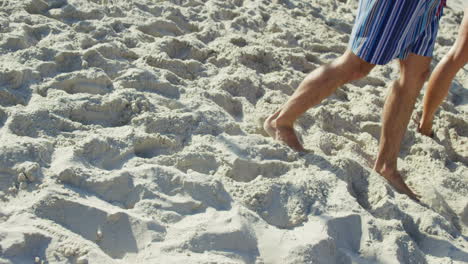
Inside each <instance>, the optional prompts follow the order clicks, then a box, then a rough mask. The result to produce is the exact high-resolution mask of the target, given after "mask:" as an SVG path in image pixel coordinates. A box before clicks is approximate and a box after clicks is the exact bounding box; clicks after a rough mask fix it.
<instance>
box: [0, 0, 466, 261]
mask: <svg viewBox="0 0 468 264" xmlns="http://www.w3.org/2000/svg"><path fill="white" fill-rule="evenodd" d="M449 4H450V3H449ZM0 7H1V9H0V56H1V58H2V59H1V60H0V126H1V128H0V263H33V262H34V261H35V259H36V258H38V260H39V263H40V261H44V263H99V264H101V263H184V262H186V263H255V264H261V263H265V264H267V263H327V264H328V263H340V264H341V263H417V264H419V263H430V264H432V263H434V264H435V263H437V264H439V263H468V198H467V197H468V178H467V177H466V175H468V169H467V164H468V152H467V148H466V146H467V142H468V133H467V131H468V125H467V124H468V118H467V114H466V113H467V112H468V109H467V108H466V107H467V104H466V102H467V100H468V99H467V98H468V95H467V87H468V70H467V69H466V67H465V68H464V69H462V70H461V71H460V73H459V74H458V75H457V78H456V79H455V81H454V83H453V86H452V89H451V92H450V94H449V96H448V99H447V100H446V101H445V102H444V103H443V104H442V106H441V109H440V110H439V111H438V113H437V117H436V119H435V124H434V131H435V135H436V137H435V139H430V138H427V137H424V136H421V135H420V134H418V133H417V132H416V124H414V123H413V122H412V123H410V125H409V130H408V132H407V133H406V135H405V139H404V143H403V147H402V152H401V155H400V157H401V158H400V159H399V164H400V167H401V169H402V170H403V174H404V177H405V179H406V181H407V182H408V183H409V185H411V186H413V188H414V189H415V190H416V191H417V192H418V193H420V194H421V195H422V196H423V199H422V201H423V204H418V203H415V202H414V201H412V200H410V199H408V197H406V196H404V195H401V194H399V193H396V192H395V191H394V190H393V189H392V188H391V187H390V186H389V185H388V184H386V182H385V180H383V179H382V178H381V177H380V176H378V175H377V174H375V173H374V172H373V171H372V169H371V167H372V161H373V157H374V156H375V154H376V152H377V146H378V145H377V144H378V138H379V133H380V113H381V109H382V106H383V103H384V100H385V95H386V93H387V88H386V87H387V86H388V85H389V84H390V83H391V81H392V80H394V79H395V78H396V77H397V76H398V67H397V64H396V63H391V64H389V65H387V66H383V67H377V68H376V69H375V70H373V71H372V73H371V74H370V76H369V77H367V78H365V79H362V80H359V81H356V82H354V83H352V84H347V85H345V86H344V87H342V88H341V89H339V90H338V91H337V92H336V93H335V94H334V95H333V96H332V97H330V98H329V99H327V100H325V101H324V102H323V103H322V104H321V105H319V106H317V107H315V108H313V109H311V110H309V111H308V112H307V113H306V114H305V115H304V116H303V117H301V118H300V119H299V121H298V124H297V129H298V132H299V133H300V134H301V137H302V140H303V142H304V144H305V146H306V148H308V149H311V150H312V152H311V153H309V154H306V155H299V154H297V153H294V152H293V151H291V150H290V149H288V148H287V147H285V146H283V145H281V144H278V143H277V142H274V141H273V140H272V139H271V138H268V137H267V135H266V133H265V132H264V131H263V130H262V125H261V124H262V122H263V120H264V119H265V118H266V116H267V115H268V114H270V113H272V112H273V111H275V110H276V109H277V108H278V107H279V106H280V105H281V104H282V103H284V102H285V100H286V98H287V97H288V96H289V95H291V94H292V92H293V91H294V89H295V88H296V87H297V85H298V84H299V82H300V81H301V80H302V79H303V78H304V77H305V75H306V74H307V73H308V72H310V71H312V70H314V69H316V68H317V67H319V66H320V65H322V64H324V63H327V62H330V61H331V60H332V59H334V58H337V57H338V56H339V55H340V54H341V53H342V52H343V51H345V50H346V47H347V42H348V41H349V35H350V33H351V30H352V24H353V20H354V15H355V11H356V9H357V0H348V1H345V0H320V1H305V0H273V1H261V0H206V1H201V0H165V1H163V0H158V1H154V0H142V1H118V0H26V1H15V2H14V1H6V0H3V1H0ZM461 19H462V13H460V11H459V10H456V9H451V8H448V9H446V12H445V16H444V17H443V19H442V22H441V32H440V34H439V37H438V41H437V44H436V48H435V49H436V53H435V56H434V63H433V65H435V63H437V62H438V61H439V60H440V59H441V58H442V56H443V55H444V54H445V53H446V52H447V51H448V50H449V48H450V47H451V45H452V44H453V42H454V40H455V36H456V32H457V29H458V25H459V23H460V22H461ZM421 99H422V96H421V97H420V98H419V99H418V103H417V106H416V111H415V114H414V115H415V116H417V115H418V113H419V112H420V111H421V107H422V104H421Z"/></svg>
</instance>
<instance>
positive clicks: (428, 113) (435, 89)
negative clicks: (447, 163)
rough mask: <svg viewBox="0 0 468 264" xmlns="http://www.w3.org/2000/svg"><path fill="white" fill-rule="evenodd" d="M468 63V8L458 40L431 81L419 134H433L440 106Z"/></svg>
mask: <svg viewBox="0 0 468 264" xmlns="http://www.w3.org/2000/svg"><path fill="white" fill-rule="evenodd" d="M467 62H468V8H466V9H465V16H464V18H463V22H462V24H461V26H460V31H459V33H458V38H457V41H456V42H455V44H454V45H453V47H452V49H450V51H449V53H448V54H447V55H446V56H445V57H444V58H443V59H442V61H441V62H440V63H439V64H438V65H437V67H436V68H435V70H434V72H433V73H432V75H431V78H430V79H429V84H428V85H427V91H426V94H425V95H424V108H423V115H422V118H421V122H420V124H419V132H421V133H422V134H424V135H426V136H430V135H431V134H432V120H433V119H434V114H435V112H436V110H437V108H438V107H439V105H440V104H441V103H442V102H443V101H444V99H445V97H446V96H447V94H448V91H449V89H450V84H451V83H452V81H453V78H455V75H456V74H457V72H458V71H459V70H460V68H461V67H463V66H464V65H465V64H466V63H467Z"/></svg>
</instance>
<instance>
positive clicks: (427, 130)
mask: <svg viewBox="0 0 468 264" xmlns="http://www.w3.org/2000/svg"><path fill="white" fill-rule="evenodd" d="M420 119H421V118H420V117H417V118H413V122H414V123H416V125H417V129H418V132H419V133H421V134H423V135H425V136H427V137H430V138H434V132H433V131H432V123H431V124H429V125H424V124H423V122H421V120H420Z"/></svg>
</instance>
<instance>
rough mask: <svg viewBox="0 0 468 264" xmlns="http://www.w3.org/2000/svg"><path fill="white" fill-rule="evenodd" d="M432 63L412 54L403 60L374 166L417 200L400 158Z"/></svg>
mask: <svg viewBox="0 0 468 264" xmlns="http://www.w3.org/2000/svg"><path fill="white" fill-rule="evenodd" d="M430 62H431V58H430V57H423V56H419V55H415V54H412V53H410V55H409V56H408V58H407V59H405V60H400V79H399V80H397V81H395V82H394V83H393V87H392V88H391V91H390V94H389V95H388V96H387V99H386V101H385V106H384V110H383V116H382V123H383V124H382V133H381V137H380V145H379V153H378V156H377V160H376V162H375V166H374V169H375V170H376V171H377V172H378V173H380V174H381V175H382V176H383V177H385V179H387V180H388V181H389V183H390V184H392V185H393V187H395V189H396V190H398V191H399V192H402V193H405V194H407V195H408V196H410V197H411V198H413V199H416V200H417V199H418V196H417V195H416V194H415V193H413V191H411V189H410V188H409V187H408V186H407V185H406V184H405V182H404V181H403V179H402V178H401V175H400V174H399V172H398V171H397V159H398V154H399V152H400V145H401V142H402V140H403V136H404V134H405V131H406V127H407V126H408V122H409V120H410V118H411V113H412V112H413V108H414V104H415V103H416V98H417V96H418V94H419V92H420V91H421V88H422V86H423V84H424V82H425V81H426V78H427V76H428V75H429V65H430Z"/></svg>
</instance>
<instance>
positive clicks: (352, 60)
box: [263, 51, 375, 151]
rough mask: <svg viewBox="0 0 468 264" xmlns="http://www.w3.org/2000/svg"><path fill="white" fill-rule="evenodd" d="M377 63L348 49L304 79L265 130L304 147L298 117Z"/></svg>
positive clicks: (266, 123)
mask: <svg viewBox="0 0 468 264" xmlns="http://www.w3.org/2000/svg"><path fill="white" fill-rule="evenodd" d="M374 66H375V65H373V64H370V63H367V62H365V61H363V60H362V59H360V58H359V57H357V56H356V55H354V54H353V53H352V52H351V51H346V52H345V54H343V55H342V56H341V57H339V58H338V59H336V60H335V61H333V62H332V63H330V64H327V65H323V66H321V67H320V68H318V69H316V70H314V71H313V72H311V73H310V74H309V75H308V76H307V77H306V78H305V79H304V80H303V81H302V82H301V84H300V85H299V87H298V89H297V90H296V91H295V92H294V94H293V95H292V96H291V97H290V98H289V100H288V101H287V102H286V103H285V104H284V105H283V106H282V107H281V108H280V109H279V110H278V111H277V112H276V113H274V114H273V115H271V116H269V117H268V118H267V119H266V120H265V123H264V125H263V126H264V129H265V131H266V132H267V133H268V134H269V135H270V136H271V137H273V138H274V139H276V140H279V141H281V142H283V143H286V144H287V145H288V146H290V147H291V148H293V149H295V150H297V151H304V150H305V149H304V147H303V146H302V145H301V143H300V142H299V140H298V138H297V136H296V133H295V131H294V122H295V121H296V119H297V118H298V117H299V116H300V115H302V114H303V113H304V112H306V111H307V110H308V109H309V108H311V107H312V106H314V105H317V104H319V103H320V102H321V101H322V100H323V99H325V98H326V97H328V96H330V95H331V94H332V93H333V92H334V91H335V90H336V89H337V88H338V87H340V86H341V85H343V84H345V83H348V82H350V81H352V80H356V79H360V78H362V77H364V76H366V75H367V74H368V73H369V72H370V70H372V68H374Z"/></svg>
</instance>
